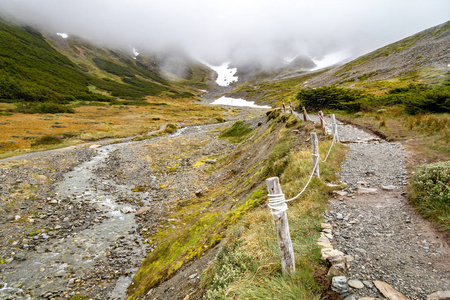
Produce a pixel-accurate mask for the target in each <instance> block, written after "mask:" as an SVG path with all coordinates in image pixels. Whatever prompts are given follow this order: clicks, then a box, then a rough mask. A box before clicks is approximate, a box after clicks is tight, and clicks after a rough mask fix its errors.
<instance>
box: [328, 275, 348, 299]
mask: <svg viewBox="0 0 450 300" xmlns="http://www.w3.org/2000/svg"><path fill="white" fill-rule="evenodd" d="M331 289H332V290H333V291H335V292H337V293H339V294H341V295H342V294H346V293H348V285H347V278H346V277H345V276H335V277H333V279H332V280H331Z"/></svg>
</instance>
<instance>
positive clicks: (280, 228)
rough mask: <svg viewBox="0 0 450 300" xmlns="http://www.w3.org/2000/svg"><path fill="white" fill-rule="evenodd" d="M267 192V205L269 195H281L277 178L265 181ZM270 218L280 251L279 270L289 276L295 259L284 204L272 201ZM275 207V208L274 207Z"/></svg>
mask: <svg viewBox="0 0 450 300" xmlns="http://www.w3.org/2000/svg"><path fill="white" fill-rule="evenodd" d="M266 184H267V190H268V192H269V205H270V204H271V199H272V200H273V198H271V195H272V196H273V195H282V194H283V191H282V190H281V186H280V180H279V179H278V177H271V178H267V179H266ZM272 204H273V205H272V206H271V210H272V216H273V219H274V220H275V226H276V230H277V239H278V246H279V247H280V251H281V269H282V272H283V275H284V276H286V275H289V274H292V273H294V272H295V258H294V249H293V247H292V241H291V235H290V233H289V223H288V219H287V214H286V209H287V205H286V203H285V202H282V203H276V204H274V201H272ZM274 206H276V207H274Z"/></svg>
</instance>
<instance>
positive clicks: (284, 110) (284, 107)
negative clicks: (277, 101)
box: [283, 100, 286, 112]
mask: <svg viewBox="0 0 450 300" xmlns="http://www.w3.org/2000/svg"><path fill="white" fill-rule="evenodd" d="M283 112H286V105H284V100H283Z"/></svg>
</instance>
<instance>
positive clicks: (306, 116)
mask: <svg viewBox="0 0 450 300" xmlns="http://www.w3.org/2000/svg"><path fill="white" fill-rule="evenodd" d="M302 110H303V121H305V122H306V121H308V115H307V114H306V108H305V107H304V106H303V107H302Z"/></svg>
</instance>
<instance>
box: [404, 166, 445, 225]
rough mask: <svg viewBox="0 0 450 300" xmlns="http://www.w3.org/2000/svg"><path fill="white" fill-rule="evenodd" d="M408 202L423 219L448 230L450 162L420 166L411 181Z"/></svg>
mask: <svg viewBox="0 0 450 300" xmlns="http://www.w3.org/2000/svg"><path fill="white" fill-rule="evenodd" d="M410 200H411V203H412V204H413V205H414V206H416V208H417V210H418V211H419V212H420V213H421V214H422V215H423V216H424V217H425V218H427V219H430V220H432V221H435V222H437V223H438V224H440V225H441V226H442V227H443V228H444V229H446V230H448V229H450V161H446V162H439V163H434V164H429V165H423V166H420V167H419V168H418V170H417V171H416V173H415V174H414V176H413V177H412V179H411V186H410Z"/></svg>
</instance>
